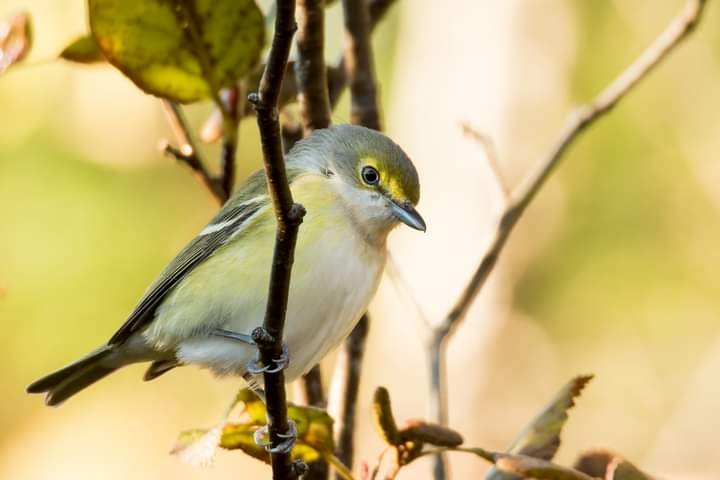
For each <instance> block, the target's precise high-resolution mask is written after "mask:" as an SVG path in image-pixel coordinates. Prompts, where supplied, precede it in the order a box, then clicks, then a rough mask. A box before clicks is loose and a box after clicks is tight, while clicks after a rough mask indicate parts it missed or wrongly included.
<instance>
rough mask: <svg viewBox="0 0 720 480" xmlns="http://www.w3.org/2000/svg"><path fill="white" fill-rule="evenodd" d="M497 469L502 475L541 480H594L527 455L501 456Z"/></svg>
mask: <svg viewBox="0 0 720 480" xmlns="http://www.w3.org/2000/svg"><path fill="white" fill-rule="evenodd" d="M495 468H496V469H497V470H498V471H499V472H502V473H506V474H510V475H513V476H519V477H520V478H534V479H541V480H593V478H592V477H590V476H588V475H586V474H584V473H583V472H580V471H578V470H574V469H572V468H568V467H563V466H562V465H556V464H554V463H552V462H549V461H547V460H542V459H540V458H533V457H528V456H526V455H513V454H499V455H498V456H497V459H496V460H495Z"/></svg>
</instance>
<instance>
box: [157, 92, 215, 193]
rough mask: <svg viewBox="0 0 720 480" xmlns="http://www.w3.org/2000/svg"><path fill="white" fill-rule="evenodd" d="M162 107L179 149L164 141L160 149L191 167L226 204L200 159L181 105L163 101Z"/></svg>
mask: <svg viewBox="0 0 720 480" xmlns="http://www.w3.org/2000/svg"><path fill="white" fill-rule="evenodd" d="M162 105H163V109H164V110H165V115H166V116H167V120H168V123H169V124H170V128H171V130H172V131H173V135H175V139H176V141H177V142H178V145H179V147H178V148H175V147H173V146H172V145H170V142H168V141H162V142H161V144H160V148H161V149H162V150H163V151H164V152H165V153H166V154H169V155H172V156H173V157H175V158H176V159H177V160H178V161H180V162H182V163H184V164H186V165H187V166H188V167H190V168H191V169H192V171H193V172H194V173H195V175H196V176H197V177H198V178H199V179H200V181H202V182H203V183H204V184H205V186H206V187H207V188H208V190H210V193H212V195H213V197H215V199H216V200H217V201H218V203H220V204H223V203H225V200H227V197H226V196H225V192H224V191H223V189H222V187H221V185H220V184H219V182H218V181H217V179H216V178H214V177H213V176H212V174H211V173H210V172H209V171H208V169H207V168H205V163H204V162H203V160H202V158H201V157H200V151H199V150H198V147H197V144H196V143H195V140H194V139H193V136H192V134H191V133H190V127H189V125H188V123H187V120H186V119H185V115H184V114H183V112H182V110H181V108H180V105H178V104H177V103H175V102H171V101H170V100H163V101H162Z"/></svg>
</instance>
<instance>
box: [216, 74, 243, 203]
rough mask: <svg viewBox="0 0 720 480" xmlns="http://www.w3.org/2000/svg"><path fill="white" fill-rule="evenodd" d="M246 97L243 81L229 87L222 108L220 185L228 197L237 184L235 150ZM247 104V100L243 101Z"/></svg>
mask: <svg viewBox="0 0 720 480" xmlns="http://www.w3.org/2000/svg"><path fill="white" fill-rule="evenodd" d="M244 97H245V85H244V83H242V82H241V84H240V86H235V87H231V88H229V89H227V95H226V96H225V98H224V99H223V100H224V101H225V103H226V105H225V108H224V109H223V110H222V114H223V142H222V152H221V154H220V186H221V187H222V189H223V192H224V193H225V197H226V198H230V196H231V195H232V191H233V187H234V186H235V168H236V165H235V152H236V150H237V141H238V127H239V125H240V118H242V112H240V111H239V110H238V109H239V106H240V103H241V102H240V101H239V99H240V98H244ZM242 105H243V106H244V105H245V101H244V100H243V101H242Z"/></svg>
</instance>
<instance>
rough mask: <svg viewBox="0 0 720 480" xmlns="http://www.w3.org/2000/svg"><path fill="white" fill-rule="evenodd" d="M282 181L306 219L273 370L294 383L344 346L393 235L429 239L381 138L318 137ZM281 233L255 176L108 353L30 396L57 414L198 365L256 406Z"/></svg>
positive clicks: (410, 180)
mask: <svg viewBox="0 0 720 480" xmlns="http://www.w3.org/2000/svg"><path fill="white" fill-rule="evenodd" d="M286 170H287V176H288V182H289V186H290V190H291V192H292V195H293V198H294V200H295V201H296V202H298V203H300V204H302V205H303V206H304V207H305V209H306V212H307V213H306V215H305V218H304V221H303V223H302V225H301V227H300V229H299V232H298V237H297V244H296V250H295V260H294V265H293V270H292V277H291V282H290V288H289V296H288V306H287V314H286V321H285V330H284V338H283V340H284V346H285V348H286V351H287V354H288V356H289V358H290V360H289V361H287V359H278V365H275V366H274V367H278V366H281V367H283V368H285V379H286V381H287V382H291V381H293V380H295V379H297V378H298V377H300V376H301V375H303V374H304V373H306V372H307V371H309V370H310V369H311V368H312V367H313V366H314V365H316V364H317V363H318V362H319V361H320V360H321V359H322V358H323V357H324V356H325V355H326V354H328V353H329V352H330V351H331V350H333V349H334V348H336V347H337V346H339V344H340V343H341V342H342V341H343V340H344V339H345V338H346V337H347V336H348V335H349V334H350V332H351V330H352V329H353V327H354V326H355V325H356V324H357V322H358V321H359V319H360V317H361V316H362V315H363V313H364V312H365V311H366V310H367V308H368V305H369V303H370V301H371V300H372V298H373V296H374V295H375V292H376V291H377V288H378V285H379V282H380V278H381V276H382V272H383V269H384V266H385V263H386V259H387V238H388V235H389V233H390V231H391V230H393V228H395V227H396V226H398V225H399V224H401V223H402V224H405V225H407V226H409V227H411V228H413V229H416V230H420V231H423V232H424V231H425V230H426V225H425V221H424V220H423V218H422V216H421V215H420V214H419V213H418V211H417V210H416V208H415V207H416V206H417V203H418V201H419V199H420V183H419V179H418V174H417V170H416V169H415V166H414V165H413V162H412V161H411V160H410V158H409V157H408V155H407V154H406V153H405V152H404V151H403V150H402V148H401V147H400V146H399V145H397V144H396V143H395V142H394V141H393V140H391V139H390V138H389V137H387V136H385V135H384V134H382V133H380V132H377V131H374V130H370V129H367V128H364V127H361V126H356V125H335V126H331V127H329V128H325V129H318V130H315V131H314V132H313V133H311V134H310V135H309V136H307V137H306V138H305V139H303V140H301V141H299V142H297V143H296V144H295V145H294V146H293V148H292V149H291V150H290V152H289V153H288V154H287V156H286ZM275 231H276V224H275V216H274V212H273V206H272V202H271V199H270V197H269V195H268V189H267V185H266V181H265V176H264V174H263V171H262V170H260V171H258V172H255V173H254V174H252V175H250V176H249V177H248V178H247V180H246V181H245V182H244V183H243V184H242V185H241V186H240V187H239V188H238V189H237V191H236V193H235V194H233V195H232V196H231V198H230V199H229V200H228V201H227V202H226V203H225V204H224V205H223V207H222V208H221V209H220V211H219V212H218V213H217V214H216V215H215V217H214V218H212V219H211V221H210V222H209V223H208V225H207V226H206V227H205V228H203V229H202V230H201V231H200V233H199V234H198V235H197V236H196V237H195V238H194V239H192V240H191V241H190V242H189V244H188V245H187V246H185V247H184V248H183V249H182V250H181V251H180V253H179V254H178V255H177V256H176V257H175V258H174V259H173V260H172V261H171V262H170V263H169V264H168V266H167V267H166V268H165V269H164V270H163V271H162V272H161V274H160V275H159V277H158V278H157V279H156V280H155V281H154V282H153V283H152V284H151V285H150V287H148V289H147V290H146V291H145V293H144V294H143V296H142V297H141V299H140V301H139V302H138V304H137V306H136V307H135V308H134V309H133V310H132V312H131V313H130V315H129V316H128V317H127V319H126V321H125V322H124V323H123V324H122V326H121V327H120V328H119V330H117V332H115V334H114V335H112V337H111V338H110V340H109V341H108V342H107V343H106V344H104V345H102V346H101V347H99V348H97V349H96V350H94V351H92V352H90V353H88V354H87V355H85V356H84V357H82V358H80V359H79V360H77V361H75V362H73V363H71V364H69V365H67V366H65V367H63V368H61V369H59V370H57V371H55V372H53V373H50V374H48V375H46V376H44V377H42V378H40V379H38V380H36V381H35V382H33V383H32V384H30V385H29V386H28V387H27V392H28V393H43V394H45V403H46V404H47V405H50V406H56V405H60V404H62V403H63V402H64V401H65V400H67V399H68V398H70V397H72V396H73V395H75V394H76V393H78V392H80V391H81V390H83V389H85V388H86V387H88V386H90V385H92V384H94V383H95V382H97V381H99V380H100V379H102V378H104V377H106V376H107V375H109V374H111V373H112V372H114V371H116V370H118V369H120V368H122V367H125V366H127V365H131V364H135V363H145V362H149V367H148V368H147V371H146V373H145V375H144V380H146V381H147V380H153V379H155V378H157V377H159V376H161V375H163V374H165V373H167V372H168V371H170V370H172V369H174V368H176V367H179V366H185V365H195V366H199V367H201V368H205V369H209V370H210V371H212V372H213V373H214V374H216V375H218V376H228V375H237V376H241V377H243V378H244V379H245V380H247V382H248V383H249V384H250V386H251V388H253V386H254V388H253V390H254V391H256V392H259V394H260V395H261V394H262V386H261V385H262V375H259V373H261V372H262V368H258V360H257V347H256V345H254V344H253V341H252V338H251V333H252V331H253V330H254V329H255V328H256V327H259V326H261V325H262V324H263V319H264V313H265V308H266V302H267V292H268V285H269V280H270V268H271V263H272V256H273V248H274V239H275ZM282 360H286V361H285V362H284V363H282V362H281V361H282ZM280 363H282V365H280ZM271 367H272V366H271ZM266 368H270V367H266Z"/></svg>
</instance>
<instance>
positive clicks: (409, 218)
mask: <svg viewBox="0 0 720 480" xmlns="http://www.w3.org/2000/svg"><path fill="white" fill-rule="evenodd" d="M390 209H391V210H392V212H393V215H395V217H397V219H398V220H400V221H401V222H403V223H404V224H405V225H407V226H408V227H411V228H414V229H415V230H420V231H421V232H424V231H425V229H426V227H425V220H423V218H422V217H421V216H420V214H419V213H418V211H417V210H415V207H413V205H412V203H410V202H409V201H407V200H406V201H404V202H398V201H396V200H393V199H390Z"/></svg>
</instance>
